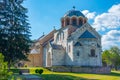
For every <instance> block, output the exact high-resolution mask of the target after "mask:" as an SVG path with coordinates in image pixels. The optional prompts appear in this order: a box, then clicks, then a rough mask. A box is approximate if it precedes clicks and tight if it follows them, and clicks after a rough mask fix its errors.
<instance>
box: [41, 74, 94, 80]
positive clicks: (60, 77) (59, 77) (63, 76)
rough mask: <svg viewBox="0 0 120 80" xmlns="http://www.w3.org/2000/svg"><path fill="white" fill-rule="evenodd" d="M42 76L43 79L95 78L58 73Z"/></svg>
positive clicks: (84, 79)
mask: <svg viewBox="0 0 120 80" xmlns="http://www.w3.org/2000/svg"><path fill="white" fill-rule="evenodd" d="M42 78H43V80H96V79H88V78H82V77H75V76H71V75H59V74H43V75H42Z"/></svg>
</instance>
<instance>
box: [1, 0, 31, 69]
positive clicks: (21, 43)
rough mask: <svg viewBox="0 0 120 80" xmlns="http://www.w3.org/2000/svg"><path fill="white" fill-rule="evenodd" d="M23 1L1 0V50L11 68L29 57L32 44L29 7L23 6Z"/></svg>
mask: <svg viewBox="0 0 120 80" xmlns="http://www.w3.org/2000/svg"><path fill="white" fill-rule="evenodd" d="M23 1H24V0H2V1H0V52H1V53H2V54H3V55H4V56H5V61H7V62H8V67H9V68H10V66H11V65H13V64H15V63H17V62H18V61H20V60H26V59H27V53H28V52H29V47H30V44H31V40H30V26H29V23H28V22H27V21H28V20H27V18H28V16H27V15H26V13H27V9H26V8H24V7H23V6H22V3H23Z"/></svg>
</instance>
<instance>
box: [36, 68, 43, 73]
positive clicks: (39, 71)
mask: <svg viewBox="0 0 120 80" xmlns="http://www.w3.org/2000/svg"><path fill="white" fill-rule="evenodd" d="M35 73H39V74H42V73H43V69H36V70H35Z"/></svg>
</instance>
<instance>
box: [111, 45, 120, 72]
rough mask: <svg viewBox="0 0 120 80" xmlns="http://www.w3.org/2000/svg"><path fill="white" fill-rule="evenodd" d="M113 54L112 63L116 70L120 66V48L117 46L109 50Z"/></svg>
mask: <svg viewBox="0 0 120 80" xmlns="http://www.w3.org/2000/svg"><path fill="white" fill-rule="evenodd" d="M109 52H110V53H111V55H112V57H111V62H112V65H113V66H114V67H115V70H117V67H118V66H120V49H119V48H118V47H117V46H114V47H111V49H110V51H109Z"/></svg>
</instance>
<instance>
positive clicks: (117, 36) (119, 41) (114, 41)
mask: <svg viewBox="0 0 120 80" xmlns="http://www.w3.org/2000/svg"><path fill="white" fill-rule="evenodd" d="M111 46H119V47H120V30H110V31H109V32H108V33H106V34H105V35H103V36H102V47H103V49H108V48H110V47H111Z"/></svg>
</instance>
